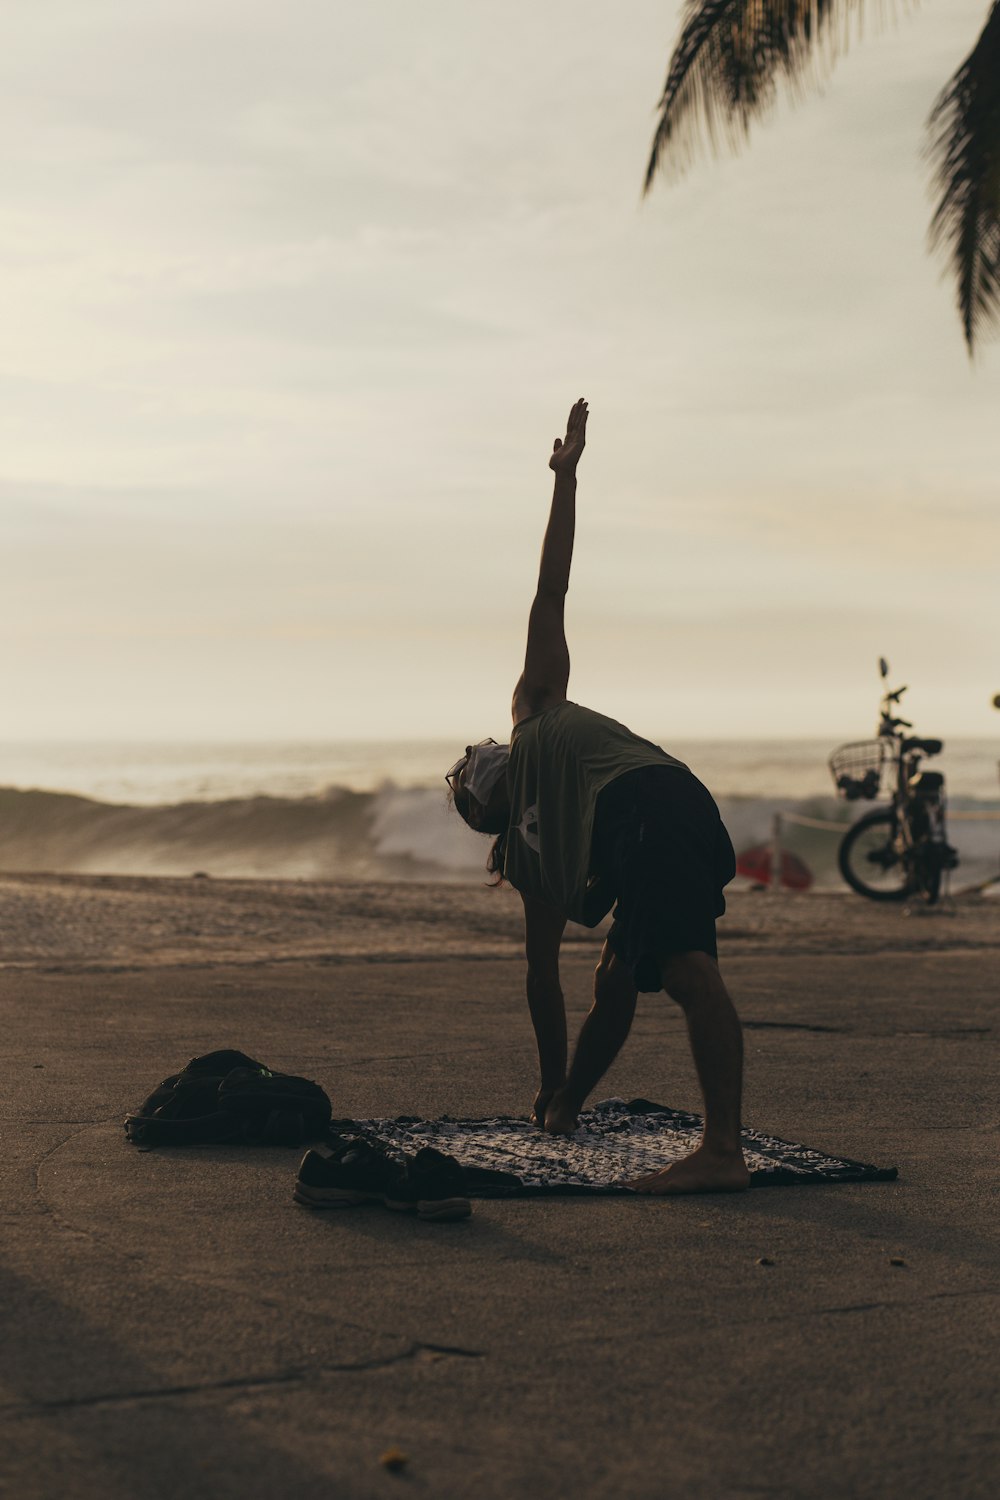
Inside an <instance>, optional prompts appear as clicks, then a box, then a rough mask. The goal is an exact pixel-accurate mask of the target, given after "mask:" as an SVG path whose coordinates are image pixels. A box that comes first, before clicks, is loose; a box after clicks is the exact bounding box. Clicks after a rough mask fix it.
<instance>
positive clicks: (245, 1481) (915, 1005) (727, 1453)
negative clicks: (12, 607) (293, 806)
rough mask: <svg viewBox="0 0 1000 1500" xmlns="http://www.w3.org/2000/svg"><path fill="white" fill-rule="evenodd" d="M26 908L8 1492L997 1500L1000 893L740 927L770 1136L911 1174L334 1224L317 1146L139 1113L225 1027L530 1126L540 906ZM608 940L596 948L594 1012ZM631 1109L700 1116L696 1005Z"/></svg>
mask: <svg viewBox="0 0 1000 1500" xmlns="http://www.w3.org/2000/svg"><path fill="white" fill-rule="evenodd" d="M0 903H2V911H3V924H2V927H3V950H2V962H3V966H4V972H3V999H2V1006H3V1024H4V1030H5V1034H6V1037H7V1047H6V1054H7V1068H6V1075H7V1079H8V1086H7V1088H6V1090H5V1098H4V1103H3V1111H4V1120H5V1130H4V1136H5V1142H6V1150H5V1152H4V1155H3V1162H2V1173H3V1184H4V1255H3V1264H4V1273H3V1274H4V1279H5V1282H6V1285H5V1288H4V1306H5V1336H4V1340H3V1341H2V1345H0V1347H2V1351H3V1352H2V1356H0V1378H2V1394H0V1415H2V1423H3V1441H2V1444H0V1450H2V1453H3V1457H2V1458H0V1485H2V1492H3V1493H5V1494H10V1495H11V1496H15V1495H16V1496H18V1497H36V1496H37V1497H49V1496H52V1495H55V1494H57V1493H58V1494H64V1495H72V1496H74V1497H90V1496H97V1495H102V1496H115V1497H117V1496H121V1497H123V1500H124V1497H133V1496H134V1495H136V1494H137V1493H142V1494H144V1495H147V1496H163V1497H167V1496H171V1497H173V1496H176V1495H177V1494H179V1493H186V1494H189V1495H192V1496H202V1495H204V1496H209V1495H212V1496H219V1495H223V1496H228V1495H232V1496H236V1495H241V1496H253V1497H262V1500H263V1497H269V1496H275V1495H279V1494H281V1495H285V1494H292V1495H296V1496H303V1497H312V1496H316V1497H319V1496H329V1495H331V1494H335V1495H337V1496H349V1497H355V1496H357V1497H367V1496H373V1497H374V1496H384V1495H392V1494H398V1493H404V1492H405V1493H416V1494H420V1495H426V1496H428V1497H430V1496H433V1497H452V1496H454V1497H460V1496H471V1495H476V1496H496V1497H498V1500H499V1497H509V1496H512V1495H515V1494H521V1493H524V1492H525V1491H531V1492H536V1493H544V1494H548V1495H555V1496H561V1495H567V1496H568V1495H571V1494H572V1495H574V1496H577V1497H580V1496H586V1497H603V1496H608V1497H610V1496H612V1495H614V1496H621V1495H628V1496H630V1497H633V1496H635V1497H646V1496H648V1497H650V1500H653V1497H656V1500H660V1497H663V1496H673V1495H677V1496H684V1497H686V1500H687V1497H705V1500H716V1497H729V1496H734V1497H735V1496H742V1495H747V1494H760V1495H769V1496H771V1495H774V1496H796V1497H798V1496H801V1497H807V1496H824V1497H826V1496H845V1497H846V1496H851V1497H858V1496H861V1497H864V1496H883V1495H884V1496H888V1495H890V1494H891V1495H894V1496H896V1495H900V1494H905V1495H907V1496H908V1497H922V1496H927V1497H928V1500H930V1497H932V1496H933V1497H935V1500H939V1497H941V1496H943V1495H947V1496H949V1497H961V1500H966V1497H969V1500H971V1497H979V1496H983V1497H985V1496H987V1495H992V1494H993V1493H994V1482H995V1472H996V1422H995V1413H996V1398H997V1371H996V1332H997V1317H996V1313H997V1291H998V1278H997V1265H998V1263H1000V1257H998V1253H997V1250H998V1247H997V1242H996V1218H995V1203H996V1189H995V1161H996V1123H997V1122H996V1106H995V1092H994V1090H995V1076H996V1052H997V1046H996V1029H995V1027H996V1018H995V1003H996V987H997V979H996V976H997V973H998V964H997V957H998V954H997V949H998V947H1000V922H998V917H1000V904H998V903H997V902H996V901H995V900H993V899H989V898H987V899H983V898H971V897H970V898H964V899H963V900H961V901H959V902H956V903H954V905H952V906H945V907H944V908H942V909H941V910H940V911H938V912H921V911H917V910H914V911H912V912H910V913H909V914H907V913H906V912H904V911H903V910H899V909H896V908H888V909H886V908H880V907H876V906H873V905H868V904H866V903H864V902H862V901H860V900H857V899H856V898H853V897H850V896H847V895H844V896H828V897H813V896H806V897H794V896H783V897H770V896H767V895H763V894H759V893H751V892H743V893H736V895H734V897H733V898H732V900H731V902H730V910H729V913H728V915H727V917H726V918H725V919H724V922H723V923H722V924H721V943H720V953H721V962H722V964H723V966H724V969H725V972H726V975H727V978H728V979H729V982H730V984H731V987H732V989H733V992H734V995H735V998H736V1000H737V1003H738V1004H739V1006H740V1008H741V1011H742V1014H743V1018H744V1022H745V1024H746V1039H747V1098H746V1109H745V1117H746V1120H747V1122H748V1123H750V1124H753V1125H755V1126H758V1127H761V1128H766V1129H768V1130H770V1131H772V1132H773V1133H775V1134H777V1135H781V1136H784V1137H785V1138H788V1139H795V1140H800V1141H804V1142H807V1143H808V1144H811V1145H815V1146H818V1147H820V1148H823V1149H827V1150H830V1151H834V1152H837V1153H842V1154H845V1155H850V1156H853V1157H856V1158H859V1159H862V1160H866V1161H872V1162H876V1163H879V1164H881V1165H894V1166H898V1168H899V1173H900V1175H899V1180H898V1181H897V1182H896V1183H891V1184H889V1183H879V1184H864V1185H837V1186H829V1187H823V1188H814V1189H811V1190H803V1189H801V1188H796V1189H782V1188H773V1189H769V1190H767V1191H765V1192H751V1193H749V1194H746V1195H743V1196H741V1197H738V1198H719V1197H706V1198H701V1199H687V1200H683V1201H672V1202H654V1201H648V1200H642V1201H639V1200H637V1201H634V1202H633V1201H629V1200H621V1199H614V1200H608V1201H594V1200H559V1199H554V1200H512V1201H504V1202H496V1201H491V1202H479V1203H477V1204H476V1206H475V1213H474V1215H473V1218H472V1219H471V1220H469V1221H468V1222H467V1223H465V1224H459V1225H450V1226H446V1225H421V1224H417V1223H415V1222H413V1221H411V1220H409V1219H406V1218H403V1217H402V1216H396V1215H392V1214H389V1213H387V1212H385V1211H384V1210H375V1209H359V1210H354V1211H348V1212H343V1213H338V1214H327V1215H324V1214H317V1213H310V1212H308V1211H307V1210H303V1209H300V1208H297V1207H295V1206H294V1205H293V1204H292V1201H291V1186H292V1181H293V1178H294V1173H295V1167H296V1164H297V1161H298V1153H297V1152H295V1151H280V1150H278V1151H273V1150H272V1151H265V1150H244V1151H238V1150H236V1149H235V1148H229V1149H223V1148H201V1149H198V1150H192V1151H187V1152H179V1151H178V1152H165V1151H158V1152H152V1153H139V1152H137V1151H135V1150H134V1149H133V1148H131V1147H130V1146H128V1145H127V1144H126V1143H125V1140H124V1136H123V1133H122V1129H121V1119H122V1116H123V1115H124V1113H125V1112H126V1110H127V1109H129V1108H130V1107H133V1106H135V1105H136V1104H137V1103H138V1102H139V1101H140V1100H141V1098H142V1097H143V1095H144V1094H145V1093H146V1092H147V1091H148V1089H149V1088H150V1087H151V1086H152V1085H153V1084H154V1083H155V1082H156V1081H158V1079H159V1078H160V1077H162V1076H164V1075H165V1074H166V1073H168V1072H170V1071H173V1070H174V1069H175V1068H177V1067H179V1066H181V1065H182V1064H183V1063H184V1062H185V1061H186V1060H187V1059H188V1058H189V1057H190V1056H192V1055H193V1054H195V1053H199V1052H203V1051H206V1050H208V1049H210V1048H212V1047H216V1046H238V1047H241V1048H243V1049H245V1050H247V1051H249V1052H251V1053H253V1054H255V1055H258V1056H260V1057H262V1058H264V1059H265V1060H266V1061H268V1062H269V1063H271V1065H272V1066H274V1067H276V1068H283V1069H288V1070H291V1071H296V1072H301V1073H304V1074H306V1075H307V1076H309V1077H312V1078H315V1079H317V1080H318V1081H319V1082H321V1083H322V1084H323V1085H324V1086H325V1087H326V1088H327V1090H328V1092H329V1093H330V1095H331V1098H332V1100H333V1103H334V1109H335V1112H336V1113H337V1114H342V1115H353V1116H366V1115H378V1114H402V1113H420V1114H428V1115H431V1114H440V1113H446V1112H447V1113H452V1114H487V1113H491V1112H500V1111H505V1112H512V1113H525V1112H526V1111H527V1108H528V1106H529V1103H530V1099H531V1095H532V1087H533V1077H534V1075H533V1055H532V1045H531V1036H530V1029H529V1026H528V1021H527V1017H526V1015H525V1013H524V1002H523V998H522V986H523V970H522V963H521V956H520V920H519V903H518V901H517V899H516V897H514V896H513V895H512V894H511V893H510V892H509V891H500V892H491V891H488V890H484V889H482V888H481V887H479V886H475V885H473V886H470V887H469V888H461V887H456V886H455V885H448V886H432V885H405V886H403V885H395V886H393V885H367V886H366V885H346V884H344V885H337V884H309V883H305V882H302V883H299V882H274V883H268V882H254V881H217V880H206V879H189V880H142V879H128V878H115V877H91V878H83V877H59V876H37V875H36V876H29V877H20V878H19V877H15V876H5V877H3V878H2V879H0ZM599 940H600V934H599V933H596V934H595V933H585V932H583V931H582V930H581V931H578V932H575V933H574V934H572V935H571V937H570V940H569V941H568V944H567V948H566V959H565V963H564V983H565V988H566V992H567V1000H568V1006H569V1009H570V1012H571V1015H572V1016H573V1017H579V1016H580V1015H581V1014H582V1012H583V1010H584V1009H585V1007H586V1004H587V992H588V986H589V973H590V970H591V968H592V965H593V963H594V960H595V958H596V953H597V943H598V942H599ZM599 1092H600V1093H601V1094H602V1095H604V1096H609V1095H615V1094H618V1095H623V1096H625V1097H629V1096H632V1095H636V1094H644V1095H646V1096H647V1097H652V1098H656V1099H659V1100H660V1101H661V1102H664V1103H669V1104H671V1105H674V1106H677V1107H681V1108H691V1107H694V1108H696V1107H697V1105H698V1095H697V1088H696V1084H695V1080H694V1078H693V1076H692V1073H691V1067H690V1062H689V1060H688V1055H687V1049H686V1047H685V1046H684V1039H683V1036H682V1032H681V1023H680V1021H679V1018H678V1014H677V1013H675V1012H674V1010H673V1008H672V1007H671V1006H670V1005H669V1004H668V1003H667V1002H665V1001H663V1000H662V999H656V1000H649V1001H647V1002H645V1003H644V1004H643V1005H642V1007H641V1008H640V1012H639V1015H638V1018H637V1022H636V1026H635V1028H634V1032H633V1036H632V1038H631V1039H630V1042H629V1044H628V1046H627V1048H626V1050H625V1052H624V1053H623V1054H622V1057H621V1058H620V1059H619V1062H618V1063H617V1065H616V1067H615V1068H614V1070H613V1071H612V1073H611V1074H610V1075H609V1077H608V1078H607V1080H606V1081H605V1084H604V1085H602V1087H601V1090H600V1091H599ZM762 1262H766V1264H765V1263H762ZM393 1449H396V1450H398V1451H399V1452H401V1453H402V1454H404V1455H405V1456H406V1460H407V1461H406V1463H405V1466H404V1467H403V1468H402V1469H401V1470H400V1471H398V1472H393V1471H391V1470H390V1469H388V1468H387V1467H385V1466H384V1464H383V1463H382V1461H381V1460H382V1457H383V1455H385V1454H386V1452H388V1451H390V1450H393Z"/></svg>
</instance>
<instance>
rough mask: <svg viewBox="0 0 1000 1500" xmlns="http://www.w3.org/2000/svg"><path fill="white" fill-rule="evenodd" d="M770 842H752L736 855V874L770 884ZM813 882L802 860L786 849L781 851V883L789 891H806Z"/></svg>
mask: <svg viewBox="0 0 1000 1500" xmlns="http://www.w3.org/2000/svg"><path fill="white" fill-rule="evenodd" d="M772 852H773V851H772V849H771V846H770V844H754V846H753V848H752V849H744V851H743V853H742V854H739V855H737V857H736V873H737V875H745V876H746V878H747V880H756V881H757V883H758V884H759V885H770V884H771V855H772ZM812 883H813V877H812V871H811V870H810V868H809V866H808V865H807V864H806V863H805V862H804V860H801V859H799V857H798V855H797V854H792V853H790V852H789V850H787V849H782V851H781V884H782V885H783V886H786V887H787V888H788V890H790V891H807V890H808V889H809V887H810V886H811V885H812Z"/></svg>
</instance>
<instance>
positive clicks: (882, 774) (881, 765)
mask: <svg viewBox="0 0 1000 1500" xmlns="http://www.w3.org/2000/svg"><path fill="white" fill-rule="evenodd" d="M895 759H896V749H895V741H894V740H891V739H888V738H884V739H878V740H855V741H854V742H853V743H852V744H850V745H840V746H839V747H838V748H837V749H836V750H834V752H833V754H832V755H831V756H830V760H829V766H830V775H831V776H832V777H833V784H834V786H835V787H836V788H837V792H838V795H839V796H841V797H844V798H845V799H846V800H847V801H848V802H856V801H857V800H858V799H859V798H862V797H863V798H864V799H865V800H866V801H869V802H873V801H874V800H875V798H876V797H878V796H879V794H880V793H881V792H882V791H883V790H885V791H886V792H887V793H888V792H889V790H890V788H889V787H888V786H884V783H885V782H886V781H887V777H886V772H887V770H888V768H889V767H890V766H892V765H893V764H894V762H895Z"/></svg>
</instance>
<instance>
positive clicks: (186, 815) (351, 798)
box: [0, 784, 1000, 889]
mask: <svg viewBox="0 0 1000 1500" xmlns="http://www.w3.org/2000/svg"><path fill="white" fill-rule="evenodd" d="M719 806H720V810H721V812H722V816H723V818H724V820H725V822H726V826H727V827H728V829H729V832H730V835H731V837H732V840H733V844H734V846H735V847H736V850H737V852H741V851H742V850H744V849H747V848H749V847H750V846H752V845H754V844H758V843H763V842H766V841H767V840H768V839H769V837H770V835H771V830H772V827H773V821H774V816H775V813H777V812H781V813H784V814H792V815H794V814H796V813H797V814H799V815H804V816H806V817H810V818H813V819H820V820H825V821H830V822H836V823H842V824H843V825H844V827H845V828H846V827H847V825H848V824H849V823H850V822H852V821H853V820H854V818H855V817H857V816H860V815H861V814H862V813H863V812H864V811H867V810H868V808H869V806H870V804H861V805H860V806H859V805H857V804H853V805H850V806H847V805H845V804H844V803H842V802H838V801H837V800H836V799H835V798H832V797H812V798H807V799H793V798H788V799H778V798H763V797H743V798H740V797H731V798H720V800H719ZM950 806H951V808H952V809H964V810H967V811H975V810H977V809H978V810H986V809H987V808H990V809H992V810H994V811H995V810H996V808H997V804H996V803H995V802H992V803H986V802H981V801H976V800H974V799H971V798H964V799H963V798H955V799H952V801H951V803H950ZM950 831H951V836H952V839H953V842H954V843H956V844H957V845H958V848H959V850H960V852H961V855H962V868H961V869H960V870H959V872H958V875H957V877H956V886H962V885H964V884H966V883H969V882H971V881H972V880H973V879H983V878H985V877H986V876H987V875H989V874H990V873H992V872H994V871H996V870H997V868H998V865H1000V822H981V823H979V822H957V821H956V822H955V823H953V824H952V825H951V830H950ZM782 842H783V844H784V846H785V847H786V848H788V849H790V850H792V851H793V852H794V853H796V854H798V855H799V857H800V858H801V859H803V860H804V861H805V862H806V864H807V865H808V866H809V868H810V870H811V871H812V873H813V876H814V878H815V880H816V883H817V885H819V886H821V887H825V888H827V889H830V888H837V887H838V886H840V878H839V875H838V874H837V870H836V851H837V844H838V842H839V838H838V835H837V833H836V832H833V831H829V830H826V829H816V828H808V827H800V826H798V825H796V824H794V823H792V822H786V823H785V825H784V828H783V833H782ZM488 849H489V843H488V840H487V839H485V838H483V837H482V836H480V835H478V834H475V833H473V832H471V830H470V829H468V828H466V826H465V824H464V823H463V822H462V820H461V819H460V818H459V817H458V816H457V814H456V813H454V812H453V811H452V809H451V808H450V807H449V806H448V804H447V801H446V799H445V797H444V795H443V793H442V792H441V791H440V790H439V789H438V788H437V787H408V788H400V787H396V786H394V785H392V784H386V785H384V786H382V787H380V788H379V789H378V790H376V791H355V790H351V789H348V788H345V787H332V788H330V789H329V790H328V791H326V792H325V793H323V794H321V795H318V796H308V797H272V796H263V795H260V796H252V797H239V798H229V799H226V800H221V801H200V802H181V803H175V804H170V805H161V806H144V805H132V804H126V803H112V802H101V801H97V800H94V799H92V798H88V797H81V796H75V795H72V794H69V793H64V792H49V791H24V790H20V789H15V788H0V870H4V871H7V872H12V873H13V872H18V873H38V872H52V873H63V874H85V875H99V874H100V875H175V876H188V875H192V874H196V873H204V874H206V875H214V876H218V877H229V878H252V879H298V880H345V879H347V880H349V879H356V880H457V881H468V880H470V879H473V880H474V879H477V878H479V879H484V878H485V868H484V867H485V861H486V855H487V852H488Z"/></svg>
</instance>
